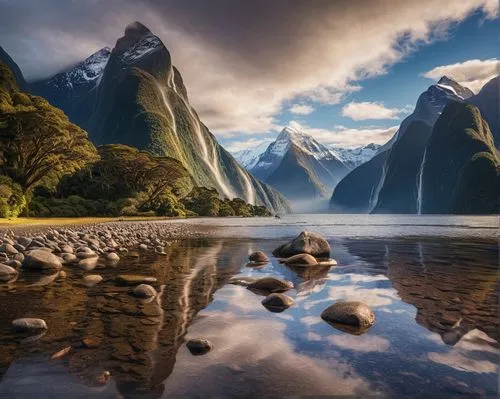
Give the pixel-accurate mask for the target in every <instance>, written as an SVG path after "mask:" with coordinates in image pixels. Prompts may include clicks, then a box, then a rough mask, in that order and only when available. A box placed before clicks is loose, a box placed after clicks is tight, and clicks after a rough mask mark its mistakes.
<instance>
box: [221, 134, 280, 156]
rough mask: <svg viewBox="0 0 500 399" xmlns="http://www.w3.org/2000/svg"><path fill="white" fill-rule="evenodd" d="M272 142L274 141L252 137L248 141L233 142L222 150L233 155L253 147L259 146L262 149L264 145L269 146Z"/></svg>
mask: <svg viewBox="0 0 500 399" xmlns="http://www.w3.org/2000/svg"><path fill="white" fill-rule="evenodd" d="M273 141H274V139H267V138H266V139H262V138H256V137H252V138H250V139H248V140H241V141H233V142H231V143H230V144H227V145H225V146H224V148H225V149H226V150H228V151H230V152H233V153H235V152H238V151H242V150H248V149H251V148H255V147H261V146H262V147H263V146H265V145H266V144H267V145H269V144H270V143H272V142H273Z"/></svg>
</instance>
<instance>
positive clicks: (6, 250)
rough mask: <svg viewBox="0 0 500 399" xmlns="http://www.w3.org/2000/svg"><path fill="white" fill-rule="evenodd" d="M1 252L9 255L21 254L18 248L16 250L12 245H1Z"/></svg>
mask: <svg viewBox="0 0 500 399" xmlns="http://www.w3.org/2000/svg"><path fill="white" fill-rule="evenodd" d="M0 252H4V253H6V254H7V255H15V254H17V253H19V251H18V250H17V249H16V248H14V246H13V245H11V244H2V245H0Z"/></svg>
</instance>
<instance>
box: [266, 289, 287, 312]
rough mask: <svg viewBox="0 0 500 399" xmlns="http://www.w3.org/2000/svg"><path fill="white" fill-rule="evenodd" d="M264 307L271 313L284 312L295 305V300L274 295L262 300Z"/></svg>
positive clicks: (285, 296)
mask: <svg viewBox="0 0 500 399" xmlns="http://www.w3.org/2000/svg"><path fill="white" fill-rule="evenodd" d="M262 305H264V306H265V307H266V309H268V310H270V311H271V312H275V313H279V312H283V311H284V310H285V309H288V308H289V307H290V306H292V305H293V299H292V298H290V297H289V296H288V295H285V294H278V293H273V294H270V295H268V296H266V297H265V298H264V299H263V300H262Z"/></svg>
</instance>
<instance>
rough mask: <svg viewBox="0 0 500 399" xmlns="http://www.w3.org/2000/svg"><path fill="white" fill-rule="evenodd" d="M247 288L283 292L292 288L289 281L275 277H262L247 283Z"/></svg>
mask: <svg viewBox="0 0 500 399" xmlns="http://www.w3.org/2000/svg"><path fill="white" fill-rule="evenodd" d="M248 288H249V289H252V290H257V291H264V292H269V293H271V292H285V291H288V290H289V289H292V288H293V283H292V282H291V281H286V280H281V279H279V278H275V277H263V278H260V279H258V280H256V281H254V282H253V283H250V284H249V285H248Z"/></svg>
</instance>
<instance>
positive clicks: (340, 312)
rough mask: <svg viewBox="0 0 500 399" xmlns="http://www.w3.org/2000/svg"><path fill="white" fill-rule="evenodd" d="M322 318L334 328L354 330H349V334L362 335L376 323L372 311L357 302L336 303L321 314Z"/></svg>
mask: <svg viewBox="0 0 500 399" xmlns="http://www.w3.org/2000/svg"><path fill="white" fill-rule="evenodd" d="M321 318H322V319H323V320H325V321H327V322H328V323H331V324H333V326H334V327H342V326H347V327H350V328H352V330H350V329H347V332H351V333H355V334H356V333H357V334H362V333H363V332H365V331H366V330H368V329H369V328H370V327H371V326H372V325H373V324H374V323H375V315H374V314H373V312H372V311H371V309H370V308H369V307H368V306H367V305H366V304H364V303H362V302H357V301H342V302H336V303H334V304H333V305H331V306H329V307H328V308H326V309H325V310H324V311H323V313H321ZM340 329H342V328H340ZM342 330H344V329H342ZM344 331H345V330H344Z"/></svg>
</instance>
